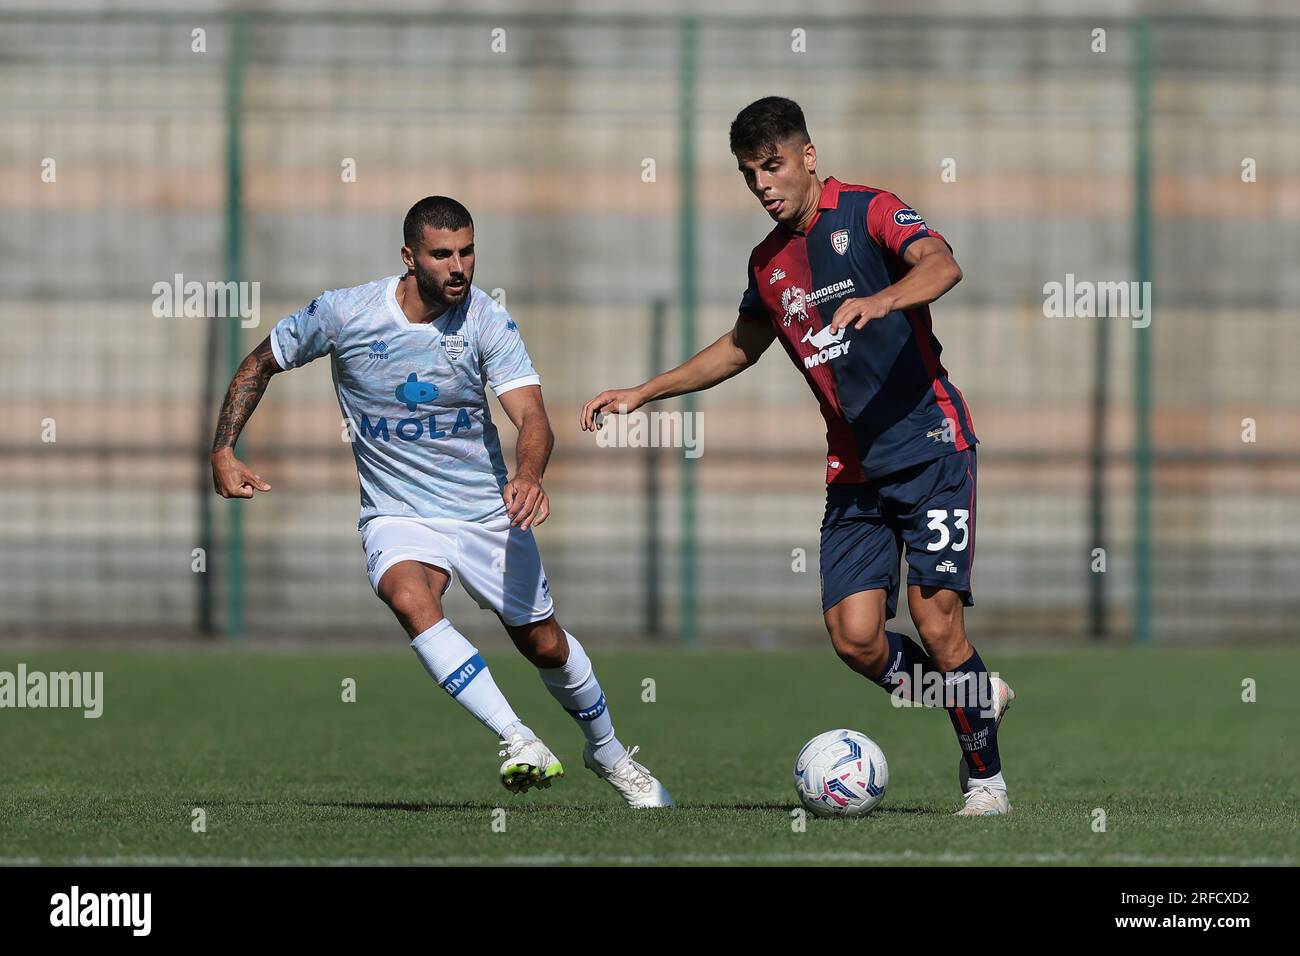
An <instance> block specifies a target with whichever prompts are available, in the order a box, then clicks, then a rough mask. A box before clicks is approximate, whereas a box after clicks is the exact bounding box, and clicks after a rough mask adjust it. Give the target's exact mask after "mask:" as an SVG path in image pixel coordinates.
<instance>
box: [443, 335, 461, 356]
mask: <svg viewBox="0 0 1300 956" xmlns="http://www.w3.org/2000/svg"><path fill="white" fill-rule="evenodd" d="M442 347H443V348H444V349H446V351H447V355H449V356H450V357H451V358H459V357H460V353H461V352H463V351H465V336H463V335H444V336H443V337H442Z"/></svg>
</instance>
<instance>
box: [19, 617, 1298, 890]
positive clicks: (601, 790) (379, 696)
mask: <svg viewBox="0 0 1300 956" xmlns="http://www.w3.org/2000/svg"><path fill="white" fill-rule="evenodd" d="M587 643H588V646H589V648H590V649H591V651H592V653H593V656H594V658H595V661H596V664H597V672H598V674H599V675H600V677H601V680H602V683H603V685H604V688H605V691H606V695H607V697H608V699H609V702H610V706H611V710H612V713H613V716H614V720H615V725H616V727H617V728H618V731H619V735H620V737H621V738H622V739H623V741H624V742H625V743H628V744H640V745H641V746H642V748H643V749H642V754H641V757H642V759H644V761H645V762H646V764H647V765H648V766H649V767H650V768H651V769H652V770H653V771H654V772H655V773H656V774H658V775H659V776H660V777H661V779H663V780H664V782H665V783H666V784H667V786H668V788H669V790H670V791H671V792H672V793H673V795H674V797H675V798H676V799H677V801H678V803H679V805H680V806H679V809H676V810H671V811H642V812H633V811H631V810H628V809H626V808H625V807H624V806H623V805H622V803H621V801H619V800H618V798H617V797H616V796H615V794H614V793H613V791H612V790H610V789H609V787H608V786H607V785H606V784H604V783H601V782H600V781H598V780H597V779H596V778H595V777H594V776H593V775H592V774H591V773H590V772H589V771H587V770H586V769H585V768H583V766H582V757H581V740H582V738H581V735H580V733H579V731H578V729H577V727H576V726H575V725H574V723H573V722H572V721H571V720H570V718H569V717H568V716H567V715H566V714H565V713H564V712H563V711H562V710H560V708H559V706H558V705H557V704H556V703H555V702H554V701H553V700H552V699H551V698H550V697H549V695H548V694H547V693H546V691H545V689H544V688H543V687H542V685H541V682H540V681H539V680H538V678H537V676H536V672H535V671H533V670H532V669H531V668H530V667H529V666H528V665H527V664H526V663H525V662H524V661H523V660H522V659H520V658H519V657H518V656H517V655H516V654H515V653H514V651H513V650H509V649H506V648H494V649H491V650H490V651H489V653H488V654H487V655H486V656H487V658H488V661H489V664H490V665H491V666H492V668H493V671H494V673H495V674H496V677H497V680H498V683H500V684H501V686H502V688H503V689H504V690H505V692H506V694H507V696H509V697H510V699H511V701H512V702H513V703H514V705H515V707H516V709H517V710H518V711H519V713H520V715H521V717H522V718H523V719H524V720H525V721H527V722H528V723H530V724H531V725H532V726H533V728H534V729H535V730H537V732H538V733H539V734H541V735H542V736H543V738H544V739H545V740H546V741H547V742H548V743H549V744H550V745H551V747H552V748H553V749H554V750H555V751H556V753H557V754H558V755H559V756H560V759H561V760H562V761H563V762H564V764H565V767H566V770H567V776H566V777H565V778H564V779H562V780H560V781H558V782H557V783H556V785H555V786H554V787H552V788H551V789H550V790H549V791H534V792H531V793H529V794H525V795H520V796H516V795H512V794H509V793H507V792H506V791H505V790H503V789H502V788H501V786H500V783H499V781H498V779H497V777H496V769H497V766H498V764H499V762H500V761H499V758H498V757H497V746H496V741H495V740H494V739H493V738H492V736H491V735H490V734H489V733H488V732H486V731H485V730H483V729H482V728H481V727H480V726H479V725H478V724H477V723H475V722H474V721H473V720H472V719H471V718H470V717H469V716H468V715H467V714H465V713H464V712H463V711H461V710H460V708H458V707H457V706H456V705H455V704H454V703H453V702H451V701H450V700H448V699H447V698H446V697H445V695H444V694H443V693H442V692H441V691H439V690H437V689H436V688H435V687H434V686H433V685H432V683H431V682H430V680H429V678H428V677H427V676H426V675H425V673H424V671H423V670H422V669H421V667H420V666H419V663H418V662H417V661H416V660H415V658H414V656H413V655H411V654H410V653H409V652H407V651H405V650H403V649H401V648H400V647H398V648H394V649H392V650H388V649H383V650H374V651H356V650H346V651H344V650H337V649H322V650H319V651H306V650H304V651H293V652H289V651H283V652H280V651H262V650H248V649H243V650H234V651H230V650H225V649H213V650H208V649H198V650H190V649H179V648H178V649H176V650H164V651H154V650H149V651H145V650H134V649H133V650H120V651H110V650H94V651H92V650H89V649H82V650H79V649H65V650H59V651H35V650H33V651H30V652H23V651H19V650H14V649H7V650H3V651H0V670H8V671H10V672H13V671H15V670H16V666H17V663H18V662H19V661H23V662H25V663H26V664H27V666H28V669H29V670H45V671H52V670H64V669H77V670H102V671H103V672H104V674H105V676H104V697H105V703H104V713H103V716H102V717H100V718H99V719H97V720H87V719H85V718H83V717H82V716H81V714H80V712H75V711H67V710H9V709H5V710H0V753H2V754H3V763H4V774H3V775H2V776H0V862H3V863H4V864H7V865H15V864H35V863H39V864H75V863H104V864H112V863H116V864H133V863H138V864H171V863H175V864H191V863H224V864H244V863H254V864H256V863H311V864H376V865H378V864H403V863H411V864H494V863H510V864H514V865H526V864H562V863H578V864H582V863H590V864H609V863H615V864H617V863H640V864H660V863H662V864H688V863H699V864H807V865H826V864H836V863H846V864H863V865H867V864H871V865H895V864H900V865H906V864H922V865H925V864H929V865H933V864H947V863H950V864H954V865H982V864H993V865H997V864H1065V865H1072V864H1085V865H1086V864H1101V865H1125V864H1130V865H1161V864H1189V865H1196V864H1225V865H1232V864H1287V865H1296V864H1297V863H1298V862H1300V835H1298V834H1300V826H1298V824H1300V811H1298V810H1297V808H1298V807H1300V746H1298V744H1300V741H1297V733H1298V732H1300V691H1297V688H1296V686H1295V681H1294V679H1293V678H1292V677H1291V675H1292V674H1294V673H1295V672H1296V670H1297V665H1300V654H1297V653H1294V652H1290V651H1285V650H1204V651H1201V650H1197V651H1152V652H1134V651H1124V650H1092V649H1083V650H1069V651H1065V650H1062V651H1044V652H1041V653H1012V652H999V651H997V650H996V649H990V650H988V651H986V653H985V657H986V659H987V660H988V661H989V662H990V666H992V667H994V668H996V669H997V670H998V671H1000V672H1001V673H1002V674H1003V675H1004V676H1005V677H1006V678H1007V679H1008V680H1009V681H1010V683H1011V684H1012V686H1014V687H1015V689H1016V691H1017V693H1018V694H1019V699H1018V700H1017V702H1016V704H1015V706H1014V707H1013V709H1012V711H1011V713H1010V714H1009V716H1008V717H1007V719H1006V722H1005V723H1004V724H1003V730H1002V734H1001V738H1000V739H1001V748H1002V754H1003V760H1004V767H1005V772H1006V774H1007V778H1008V782H1009V783H1010V785H1011V796H1012V800H1013V802H1014V804H1015V807H1016V810H1015V813H1014V814H1013V815H1012V816H1010V817H1005V818H990V819H958V818H954V817H952V816H950V814H951V812H952V811H953V810H955V809H956V808H957V807H958V805H959V799H958V792H957V784H956V763H957V756H958V751H957V745H956V743H955V741H954V739H953V735H952V731H951V728H950V725H949V723H948V720H947V717H946V716H945V715H944V714H943V713H941V712H938V711H934V710H913V709H906V710H898V709H895V708H893V707H892V706H891V705H890V701H889V698H888V696H887V695H886V694H884V693H883V692H882V691H880V690H879V689H877V688H875V687H873V686H870V685H868V684H866V683H865V682H863V681H862V680H861V679H859V678H856V677H855V676H854V675H853V674H851V673H850V672H849V671H848V670H847V669H846V668H845V667H844V666H843V665H842V664H840V662H839V661H838V660H836V659H835V657H834V655H833V654H832V653H831V651H830V650H829V648H828V649H827V650H826V651H825V652H822V653H814V652H806V653H759V652H742V651H728V652H701V653H675V652H671V651H653V650H650V651H644V650H642V651H624V652H617V653H614V652H609V653H601V649H600V646H599V642H598V641H597V640H594V639H590V638H589V639H588V642H587ZM345 678H353V679H355V681H356V687H357V700H356V702H355V703H345V702H343V700H342V690H341V685H342V682H343V680H344V679H345ZM647 678H650V679H653V681H654V691H655V698H656V699H655V701H654V702H652V703H651V702H644V701H643V700H642V687H643V681H644V680H645V679H647ZM1245 678H1253V679H1254V680H1255V681H1256V682H1257V694H1258V700H1257V702H1255V703H1244V702H1243V701H1242V681H1243V679H1245ZM841 726H844V727H852V728H855V729H858V730H861V731H863V732H865V733H867V734H869V735H870V736H871V737H873V738H874V739H875V740H877V741H878V742H879V743H880V744H881V746H882V747H884V749H885V753H886V754H887V755H888V758H889V763H890V774H891V782H890V789H889V792H888V794H887V796H886V798H885V802H884V803H883V804H882V806H881V807H880V809H879V810H877V811H876V812H875V813H873V814H871V815H869V816H868V817H865V818H862V819H857V820H819V819H815V818H809V819H808V822H807V828H806V831H805V832H796V831H795V829H794V828H793V826H792V822H793V821H792V816H791V811H792V810H793V809H794V807H795V806H796V801H795V797H794V792H793V788H792V782H791V765H792V763H793V760H794V756H795V754H796V752H797V751H798V750H799V747H800V746H801V745H802V744H803V742H804V741H805V740H807V739H808V738H809V737H812V736H813V735H814V734H816V733H818V732H820V731H823V730H829V729H833V728H836V727H841ZM498 807H500V808H504V809H505V810H506V814H505V816H504V822H505V830H504V832H496V831H495V830H494V829H493V820H494V814H493V811H494V810H495V809H496V808H498ZM195 808H201V809H202V810H203V811H204V812H205V813H206V832H203V833H196V832H193V830H192V826H191V823H192V820H193V815H192V814H193V811H194V810H195ZM1096 808H1100V809H1101V810H1103V811H1104V812H1105V814H1106V828H1105V832H1094V811H1095V809H1096ZM496 818H497V819H498V820H499V819H500V815H499V814H498V815H496Z"/></svg>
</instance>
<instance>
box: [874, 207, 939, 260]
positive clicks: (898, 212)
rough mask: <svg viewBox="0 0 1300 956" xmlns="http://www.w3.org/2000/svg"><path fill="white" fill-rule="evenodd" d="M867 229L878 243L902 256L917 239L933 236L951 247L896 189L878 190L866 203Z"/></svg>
mask: <svg viewBox="0 0 1300 956" xmlns="http://www.w3.org/2000/svg"><path fill="white" fill-rule="evenodd" d="M867 232H868V233H869V234H870V236H871V238H872V239H873V240H875V241H876V242H877V243H878V244H879V245H881V246H883V247H884V248H886V249H888V250H890V251H891V252H893V253H894V254H895V255H897V256H898V257H899V258H902V255H903V253H904V252H906V251H907V247H908V246H910V245H911V244H912V243H914V242H915V241H916V240H917V239H924V238H926V237H927V236H934V237H935V238H936V239H941V240H943V244H944V245H945V246H947V247H948V250H949V251H951V250H952V245H951V244H950V243H949V242H948V240H947V239H944V238H943V236H942V235H941V234H940V233H938V232H936V231H935V230H933V229H931V228H930V227H929V226H927V225H926V223H925V220H924V219H922V218H921V214H920V213H918V212H917V211H916V210H915V209H913V208H912V207H911V206H909V205H907V204H906V203H905V202H903V200H901V199H899V198H898V197H897V196H895V195H894V194H893V193H886V192H881V193H876V195H875V196H874V197H872V200H871V204H870V205H869V206H868V207H867Z"/></svg>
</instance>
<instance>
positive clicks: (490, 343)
mask: <svg viewBox="0 0 1300 956" xmlns="http://www.w3.org/2000/svg"><path fill="white" fill-rule="evenodd" d="M480 322H481V323H482V324H481V332H480V335H481V336H482V339H481V341H480V345H479V358H480V361H481V362H482V364H483V375H484V378H485V379H486V380H487V384H488V387H489V388H491V389H492V391H493V392H495V393H496V395H497V397H498V398H500V397H501V396H502V395H504V394H505V393H506V392H508V391H510V390H511V389H515V388H521V387H523V386H525V385H541V384H542V379H541V376H539V375H538V374H537V370H536V369H535V368H533V361H532V359H530V358H529V357H528V349H526V348H525V347H524V337H523V336H522V335H520V334H519V326H518V325H517V324H516V323H515V320H514V319H512V318H511V317H510V313H508V312H507V311H506V310H505V309H503V308H502V307H501V306H500V305H498V304H497V303H495V302H493V303H492V305H491V306H489V307H488V308H486V309H484V310H483V313H482V315H481V317H480Z"/></svg>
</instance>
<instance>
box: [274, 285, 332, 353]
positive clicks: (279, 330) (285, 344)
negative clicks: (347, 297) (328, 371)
mask: <svg viewBox="0 0 1300 956" xmlns="http://www.w3.org/2000/svg"><path fill="white" fill-rule="evenodd" d="M333 299H334V296H333V294H332V293H329V292H322V293H321V294H320V295H318V296H317V297H316V298H314V299H312V300H311V302H310V303H308V304H307V305H306V306H304V307H303V308H301V309H299V310H298V311H297V312H294V313H293V314H292V315H286V316H285V317H284V318H283V319H281V320H280V321H279V322H277V323H275V328H273V329H272V330H271V351H272V352H273V353H274V354H275V360H276V361H277V362H278V363H280V368H282V369H291V368H300V367H302V366H303V365H306V364H307V363H308V362H312V361H315V360H316V359H318V358H320V357H321V356H322V355H325V354H327V353H329V352H331V351H333V349H334V342H335V334H336V331H337V327H336V324H335V317H334V312H333V304H334V302H333Z"/></svg>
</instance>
